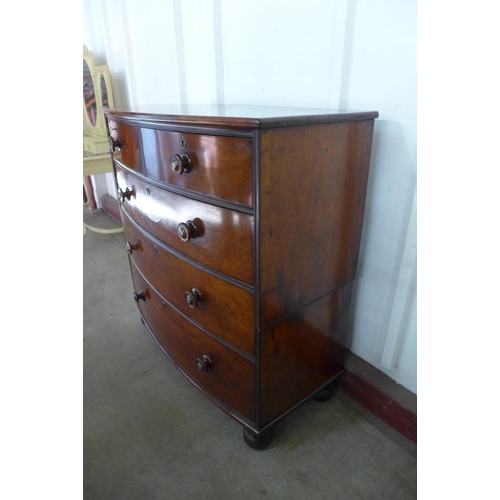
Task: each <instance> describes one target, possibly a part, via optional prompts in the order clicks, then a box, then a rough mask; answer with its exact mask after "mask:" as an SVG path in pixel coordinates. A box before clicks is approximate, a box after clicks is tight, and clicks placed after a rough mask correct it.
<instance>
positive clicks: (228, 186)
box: [141, 128, 253, 206]
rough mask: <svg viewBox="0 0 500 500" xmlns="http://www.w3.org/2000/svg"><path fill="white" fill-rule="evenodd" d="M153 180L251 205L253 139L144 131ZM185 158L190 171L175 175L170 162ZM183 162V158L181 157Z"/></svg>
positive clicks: (146, 161) (148, 172) (149, 171)
mask: <svg viewBox="0 0 500 500" xmlns="http://www.w3.org/2000/svg"><path fill="white" fill-rule="evenodd" d="M141 136H142V145H143V148H144V161H145V164H146V171H147V175H148V177H149V178H150V179H155V180H158V181H162V182H165V183H167V184H172V185H174V186H177V187H180V188H184V189H189V190H191V191H198V192H200V193H203V194H206V195H209V196H212V197H215V198H222V199H225V200H228V201H233V202H236V203H241V204H243V205H248V206H252V203H253V200H252V196H253V174H252V172H253V153H252V147H253V146H252V140H251V139H246V138H237V137H221V136H215V135H201V134H189V133H183V132H171V131H165V130H154V129H150V128H141ZM183 155H186V156H187V158H188V161H189V162H190V171H189V172H187V173H184V172H183V171H182V169H179V170H180V173H176V172H175V171H174V170H173V169H172V167H171V164H170V163H171V162H170V159H171V157H172V156H175V157H176V159H178V158H179V157H180V156H183ZM179 159H180V158H179Z"/></svg>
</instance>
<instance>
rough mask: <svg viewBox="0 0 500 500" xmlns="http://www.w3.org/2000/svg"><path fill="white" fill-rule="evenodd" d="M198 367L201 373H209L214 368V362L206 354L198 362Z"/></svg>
mask: <svg viewBox="0 0 500 500" xmlns="http://www.w3.org/2000/svg"><path fill="white" fill-rule="evenodd" d="M196 366H197V367H198V370H199V371H200V372H201V373H207V372H208V370H211V369H212V368H213V363H212V360H211V359H210V358H209V357H208V356H206V355H205V354H204V355H203V356H202V357H201V359H197V360H196Z"/></svg>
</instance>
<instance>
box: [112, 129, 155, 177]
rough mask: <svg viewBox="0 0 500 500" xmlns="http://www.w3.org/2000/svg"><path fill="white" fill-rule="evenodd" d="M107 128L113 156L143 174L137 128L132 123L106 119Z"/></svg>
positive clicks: (144, 170)
mask: <svg viewBox="0 0 500 500" xmlns="http://www.w3.org/2000/svg"><path fill="white" fill-rule="evenodd" d="M108 129H109V135H110V145H111V141H113V146H112V153H113V157H114V158H116V159H117V160H118V161H119V162H120V163H122V164H123V165H125V166H126V167H128V168H130V169H131V170H135V171H137V172H140V173H141V174H144V175H145V174H146V169H145V167H144V162H143V160H142V149H141V137H140V133H139V128H138V127H136V126H134V125H128V124H126V123H121V122H117V121H114V120H108Z"/></svg>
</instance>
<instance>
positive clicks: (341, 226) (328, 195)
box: [259, 121, 373, 327]
mask: <svg viewBox="0 0 500 500" xmlns="http://www.w3.org/2000/svg"><path fill="white" fill-rule="evenodd" d="M372 134H373V121H358V122H349V123H332V124H326V125H313V126H310V127H291V128H280V129H275V130H266V131H264V132H263V133H262V134H261V136H260V155H261V157H260V189H259V192H260V200H259V203H260V214H259V215H260V235H259V236H260V248H259V251H260V266H261V269H260V274H261V280H260V294H261V295H260V311H261V318H260V324H261V327H265V326H266V325H268V324H270V323H272V322H274V321H277V320H278V319H279V318H281V317H283V316H286V315H288V314H290V313H292V312H293V311H295V310H296V309H298V308H299V307H302V306H303V305H305V304H308V303H310V302H312V301H313V300H315V299H317V298H319V297H322V296H323V295H325V294H327V293H329V292H331V291H332V290H335V289H336V288H339V287H341V286H342V285H344V284H346V283H348V282H350V281H352V280H353V279H354V277H355V274H356V266H357V261H358V252H359V242H360V237H361V228H362V223H363V213H364V207H365V196H366V187H367V180H368V167H369V164H370V150H371V141H372Z"/></svg>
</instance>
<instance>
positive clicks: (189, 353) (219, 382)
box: [131, 264, 255, 422]
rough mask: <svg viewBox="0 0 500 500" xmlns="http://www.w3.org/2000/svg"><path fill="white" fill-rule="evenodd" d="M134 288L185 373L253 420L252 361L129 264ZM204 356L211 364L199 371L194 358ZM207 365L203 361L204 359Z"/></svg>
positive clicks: (146, 316)
mask: <svg viewBox="0 0 500 500" xmlns="http://www.w3.org/2000/svg"><path fill="white" fill-rule="evenodd" d="M131 268H132V276H133V280H134V287H135V290H136V292H139V291H140V290H142V291H143V292H144V295H145V300H139V308H140V310H141V313H142V315H143V316H144V319H145V320H146V322H147V323H148V325H149V326H150V328H151V329H152V330H153V332H154V334H155V335H156V337H157V339H158V340H159V341H160V342H161V344H162V345H163V347H164V348H165V349H166V350H167V351H168V353H169V354H170V355H171V356H172V357H173V358H174V359H175V361H176V362H177V363H178V364H179V365H180V366H181V368H182V369H183V370H184V371H185V372H187V374H188V375H189V376H190V377H191V378H192V379H194V380H195V381H196V383H197V384H198V385H199V386H201V388H202V389H206V390H207V391H208V392H209V393H211V394H212V395H213V396H215V397H217V398H218V399H220V400H221V401H223V402H225V403H226V405H227V406H229V407H231V408H233V409H234V410H235V411H237V412H238V413H239V414H241V415H243V416H244V417H246V418H247V419H248V420H250V421H251V422H254V421H255V416H254V415H255V384H254V380H255V373H254V369H255V364H254V363H253V362H252V361H250V360H249V359H247V358H245V357H244V356H242V355H240V354H238V353H237V352H236V351H233V350H232V349H230V348H229V347H226V346H225V345H223V344H221V343H220V342H218V341H217V340H215V339H213V338H212V337H210V336H209V335H207V334H206V333H204V332H202V331H201V330H200V329H198V328H197V327H196V326H194V325H193V324H192V323H190V322H189V321H187V320H186V319H185V318H183V317H182V316H181V315H180V314H178V313H177V312H176V311H174V310H173V309H172V308H171V307H170V306H169V305H168V304H165V303H164V302H163V304H165V307H163V305H162V300H163V299H162V298H161V297H160V296H159V295H158V294H157V293H156V291H155V290H154V289H153V288H152V287H151V286H150V285H149V283H148V282H147V281H146V280H145V279H144V278H143V277H142V275H141V274H140V273H139V272H138V270H137V268H136V267H135V265H134V264H132V265H131ZM203 356H207V357H208V358H209V359H210V361H211V365H212V366H211V368H208V370H207V372H206V373H202V372H201V371H200V370H199V368H198V365H197V363H198V360H200V361H203ZM205 366H207V363H205Z"/></svg>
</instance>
